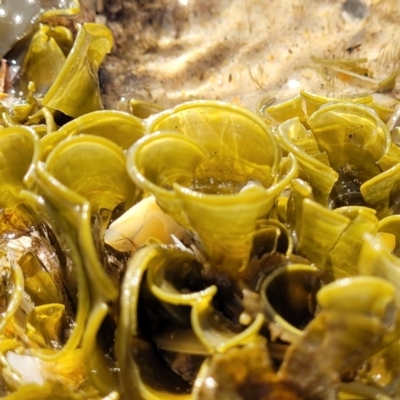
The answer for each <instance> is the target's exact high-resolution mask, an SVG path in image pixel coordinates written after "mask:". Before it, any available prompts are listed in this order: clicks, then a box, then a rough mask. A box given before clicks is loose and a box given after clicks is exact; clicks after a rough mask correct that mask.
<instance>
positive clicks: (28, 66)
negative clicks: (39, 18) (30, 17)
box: [19, 25, 71, 96]
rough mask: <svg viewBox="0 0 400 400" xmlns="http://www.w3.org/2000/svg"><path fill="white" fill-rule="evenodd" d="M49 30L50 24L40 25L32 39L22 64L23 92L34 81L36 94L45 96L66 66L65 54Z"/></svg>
mask: <svg viewBox="0 0 400 400" xmlns="http://www.w3.org/2000/svg"><path fill="white" fill-rule="evenodd" d="M49 31H50V27H49V26H47V25H40V27H39V29H38V30H37V32H35V34H34V35H33V37H32V39H31V43H30V45H29V48H28V51H27V53H26V54H25V57H24V60H23V62H22V66H21V70H22V74H21V75H22V76H21V78H20V81H19V89H20V90H21V91H23V92H27V90H28V86H29V83H30V82H33V83H34V85H35V94H36V95H38V96H44V95H45V94H46V93H47V91H48V90H49V88H50V86H51V85H52V84H53V82H54V81H55V80H56V78H57V76H58V74H59V73H60V71H61V70H62V68H63V66H64V63H65V55H64V53H63V51H62V50H61V48H60V47H59V46H58V44H57V42H56V41H55V40H54V39H53V38H52V37H51V36H50V35H49ZM70 35H71V33H70Z"/></svg>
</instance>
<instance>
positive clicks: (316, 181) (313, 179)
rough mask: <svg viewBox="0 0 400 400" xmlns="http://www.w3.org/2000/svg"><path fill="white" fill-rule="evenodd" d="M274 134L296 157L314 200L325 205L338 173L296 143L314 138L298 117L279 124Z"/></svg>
mask: <svg viewBox="0 0 400 400" xmlns="http://www.w3.org/2000/svg"><path fill="white" fill-rule="evenodd" d="M276 135H277V138H278V140H279V141H280V142H281V144H282V146H283V147H284V148H285V149H286V150H287V151H289V152H291V153H292V154H293V155H294V156H295V157H296V160H297V162H298V164H299V168H300V170H301V171H302V172H303V173H304V174H305V179H307V181H308V182H309V184H310V185H311V187H312V192H313V196H314V198H315V200H316V201H318V202H319V203H320V204H322V205H324V206H327V205H328V202H329V196H330V193H331V191H332V188H333V186H334V184H335V182H336V180H337V178H338V173H337V172H336V171H335V170H334V169H333V168H331V167H330V166H329V165H326V164H324V163H323V162H321V161H319V160H318V159H317V158H315V157H314V156H312V155H310V154H307V153H306V152H305V151H304V149H302V148H301V147H300V146H299V145H298V143H297V142H298V141H299V140H300V138H307V137H309V140H313V142H315V139H312V138H311V137H310V134H309V133H308V132H307V131H306V129H305V128H304V126H303V125H302V124H301V123H300V120H299V119H298V118H293V119H290V120H287V121H285V122H283V123H282V124H280V125H279V127H278V130H277V132H276ZM317 148H318V146H317Z"/></svg>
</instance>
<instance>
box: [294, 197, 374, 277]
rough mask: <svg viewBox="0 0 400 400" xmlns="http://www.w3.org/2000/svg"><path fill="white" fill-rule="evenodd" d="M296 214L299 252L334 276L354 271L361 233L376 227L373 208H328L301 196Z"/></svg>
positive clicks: (361, 237) (297, 247) (341, 275)
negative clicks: (298, 221)
mask: <svg viewBox="0 0 400 400" xmlns="http://www.w3.org/2000/svg"><path fill="white" fill-rule="evenodd" d="M296 218H301V220H300V224H299V225H296V226H299V227H300V228H299V230H298V231H297V232H296V234H297V237H298V242H297V245H296V251H297V252H298V253H299V254H301V255H303V256H305V257H307V258H308V259H309V260H310V261H311V262H313V263H315V265H316V266H317V267H318V268H321V269H324V270H326V271H328V272H329V273H330V274H331V275H332V277H333V278H335V279H337V278H343V277H347V276H354V275H357V268H356V265H357V262H358V257H359V254H360V251H361V248H362V243H363V237H364V234H365V233H370V234H375V233H376V232H377V230H378V219H377V218H376V216H375V211H374V210H372V209H369V208H366V207H357V206H353V207H340V208H337V209H336V210H329V209H327V208H325V207H323V206H321V205H320V204H318V203H316V202H314V201H313V200H311V199H308V198H305V199H304V200H303V201H302V207H301V209H300V208H299V209H298V214H296Z"/></svg>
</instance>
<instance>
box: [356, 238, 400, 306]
mask: <svg viewBox="0 0 400 400" xmlns="http://www.w3.org/2000/svg"><path fill="white" fill-rule="evenodd" d="M357 268H358V270H359V273H360V274H362V275H367V276H376V277H379V278H382V279H385V280H387V281H388V282H390V283H391V284H392V285H393V286H394V287H395V288H396V291H395V298H396V303H397V306H398V307H399V306H400V259H399V258H398V257H396V256H395V255H394V254H391V253H390V251H389V250H388V249H387V248H386V246H385V245H383V244H382V242H381V241H380V240H377V239H376V238H375V237H374V236H372V235H369V234H366V235H365V237H364V242H363V246H362V249H361V253H360V257H359V260H358V264H357Z"/></svg>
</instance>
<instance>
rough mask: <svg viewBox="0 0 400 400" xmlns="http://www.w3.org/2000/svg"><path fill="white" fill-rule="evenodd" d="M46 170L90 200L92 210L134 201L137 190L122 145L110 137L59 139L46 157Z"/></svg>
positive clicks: (110, 208)
mask: <svg viewBox="0 0 400 400" xmlns="http://www.w3.org/2000/svg"><path fill="white" fill-rule="evenodd" d="M46 170H47V171H48V172H49V173H50V174H52V176H54V177H55V178H56V179H57V180H58V181H59V182H61V183H62V184H63V185H65V186H66V187H68V188H69V189H70V190H72V191H74V192H76V193H78V194H79V195H81V196H83V197H84V198H85V199H86V200H88V201H89V203H90V205H91V210H92V213H94V214H96V213H98V212H99V211H100V210H101V209H102V208H105V209H108V210H110V211H112V210H113V209H114V208H115V207H116V206H117V205H118V204H121V203H126V204H127V206H130V205H132V204H133V203H134V200H135V196H136V194H137V190H136V187H135V185H134V184H133V183H132V181H131V180H130V179H129V175H128V173H127V171H126V167H125V156H124V153H123V151H122V149H121V148H120V147H119V146H117V145H116V144H115V143H113V142H111V141H110V140H108V139H105V138H102V137H100V136H94V135H79V136H76V137H71V138H70V139H68V140H64V141H62V142H61V143H59V144H58V145H57V146H56V147H55V148H54V149H53V150H52V152H51V153H50V154H49V156H48V158H47V160H46Z"/></svg>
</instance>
